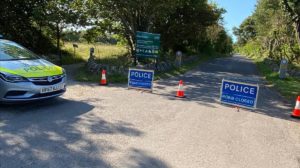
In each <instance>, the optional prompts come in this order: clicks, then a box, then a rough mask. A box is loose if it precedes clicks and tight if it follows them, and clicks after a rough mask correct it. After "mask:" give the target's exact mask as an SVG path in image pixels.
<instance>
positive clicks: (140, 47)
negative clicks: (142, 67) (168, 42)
mask: <svg viewBox="0 0 300 168" xmlns="http://www.w3.org/2000/svg"><path fill="white" fill-rule="evenodd" d="M159 48H160V34H154V33H147V32H140V31H138V32H136V56H137V57H146V58H157V57H158V56H159Z"/></svg>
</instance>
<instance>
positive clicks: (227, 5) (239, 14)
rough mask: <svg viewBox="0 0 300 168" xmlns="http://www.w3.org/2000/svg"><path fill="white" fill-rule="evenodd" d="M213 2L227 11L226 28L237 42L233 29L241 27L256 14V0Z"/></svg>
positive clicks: (225, 16) (217, 0)
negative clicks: (248, 18) (249, 17)
mask: <svg viewBox="0 0 300 168" xmlns="http://www.w3.org/2000/svg"><path fill="white" fill-rule="evenodd" d="M211 2H215V3H217V4H218V6H219V7H222V8H224V9H225V10H226V11H227V12H226V13H225V15H224V26H225V28H226V30H227V31H228V32H229V33H230V34H231V35H232V37H233V39H234V41H236V37H234V35H233V33H232V28H233V27H239V25H240V24H241V23H242V22H243V21H244V20H245V19H246V18H247V17H248V16H250V15H251V14H252V13H253V12H254V10H255V4H256V0H211Z"/></svg>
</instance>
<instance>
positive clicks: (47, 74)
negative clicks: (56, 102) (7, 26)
mask: <svg viewBox="0 0 300 168" xmlns="http://www.w3.org/2000/svg"><path fill="white" fill-rule="evenodd" d="M66 78H67V77H66V72H65V70H64V69H63V68H61V67H59V66H56V65H54V64H52V63H50V62H48V61H46V60H44V59H41V58H40V57H38V56H37V55H36V54H34V53H33V52H31V51H29V50H28V49H26V48H24V47H22V46H21V45H19V44H17V43H15V42H12V41H9V40H5V39H0V102H9V103H10V102H24V101H33V100H41V99H48V98H53V97H57V96H60V95H62V94H63V93H64V92H65V91H66V80H67V79H66Z"/></svg>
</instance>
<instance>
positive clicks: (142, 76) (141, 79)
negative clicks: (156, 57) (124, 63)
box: [128, 69, 154, 90]
mask: <svg viewBox="0 0 300 168" xmlns="http://www.w3.org/2000/svg"><path fill="white" fill-rule="evenodd" d="M153 78H154V71H152V70H142V69H129V74H128V88H134V89H143V90H152V86H153Z"/></svg>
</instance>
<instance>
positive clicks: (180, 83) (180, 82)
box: [176, 80, 185, 98]
mask: <svg viewBox="0 0 300 168" xmlns="http://www.w3.org/2000/svg"><path fill="white" fill-rule="evenodd" d="M176 97H178V98H185V95H184V90H183V81H182V80H180V81H179V86H178V90H177V94H176Z"/></svg>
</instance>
